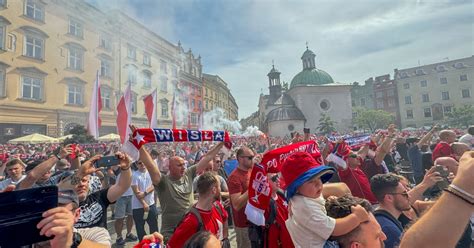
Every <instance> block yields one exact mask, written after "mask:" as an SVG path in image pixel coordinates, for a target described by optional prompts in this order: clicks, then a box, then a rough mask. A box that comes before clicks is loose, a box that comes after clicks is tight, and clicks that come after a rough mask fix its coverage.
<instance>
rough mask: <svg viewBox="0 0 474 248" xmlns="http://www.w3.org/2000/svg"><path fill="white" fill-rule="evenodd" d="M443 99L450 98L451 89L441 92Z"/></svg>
mask: <svg viewBox="0 0 474 248" xmlns="http://www.w3.org/2000/svg"><path fill="white" fill-rule="evenodd" d="M441 99H442V100H449V91H443V92H441Z"/></svg>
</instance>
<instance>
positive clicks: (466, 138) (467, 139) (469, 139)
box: [459, 134, 474, 147]
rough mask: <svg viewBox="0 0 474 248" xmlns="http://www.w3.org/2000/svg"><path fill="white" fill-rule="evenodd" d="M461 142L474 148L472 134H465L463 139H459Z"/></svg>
mask: <svg viewBox="0 0 474 248" xmlns="http://www.w3.org/2000/svg"><path fill="white" fill-rule="evenodd" d="M459 142H462V143H464V144H466V145H468V146H469V147H473V146H474V136H472V135H470V134H465V135H463V136H462V137H461V138H459Z"/></svg>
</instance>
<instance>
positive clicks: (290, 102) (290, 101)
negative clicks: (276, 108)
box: [269, 93, 295, 105]
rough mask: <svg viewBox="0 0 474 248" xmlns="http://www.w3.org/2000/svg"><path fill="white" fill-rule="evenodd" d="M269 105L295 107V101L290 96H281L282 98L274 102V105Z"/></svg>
mask: <svg viewBox="0 0 474 248" xmlns="http://www.w3.org/2000/svg"><path fill="white" fill-rule="evenodd" d="M269 104H272V105H295V102H294V101H293V99H292V98H291V96H289V95H288V94H285V93H283V94H281V96H280V97H279V98H278V99H276V100H275V101H274V102H272V103H269Z"/></svg>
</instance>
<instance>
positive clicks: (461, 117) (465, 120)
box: [447, 105, 474, 128]
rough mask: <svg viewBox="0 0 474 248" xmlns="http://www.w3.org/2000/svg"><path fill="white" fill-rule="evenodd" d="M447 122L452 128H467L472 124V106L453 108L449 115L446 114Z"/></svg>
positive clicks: (473, 110) (473, 112)
mask: <svg viewBox="0 0 474 248" xmlns="http://www.w3.org/2000/svg"><path fill="white" fill-rule="evenodd" d="M447 116H448V122H449V124H450V125H451V126H452V127H461V128H462V127H468V126H469V125H472V124H474V108H473V107H472V105H464V106H462V107H459V108H456V107H454V108H453V111H452V112H451V113H448V114H447Z"/></svg>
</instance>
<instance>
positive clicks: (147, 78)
mask: <svg viewBox="0 0 474 248" xmlns="http://www.w3.org/2000/svg"><path fill="white" fill-rule="evenodd" d="M143 87H145V88H151V73H149V72H143Z"/></svg>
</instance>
